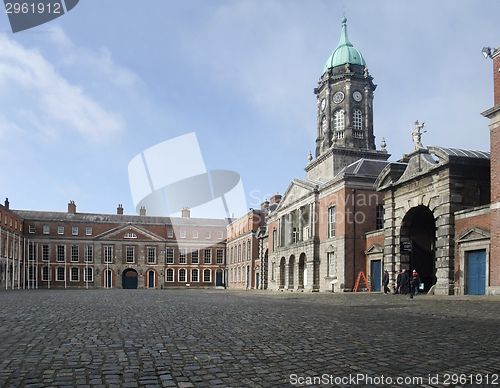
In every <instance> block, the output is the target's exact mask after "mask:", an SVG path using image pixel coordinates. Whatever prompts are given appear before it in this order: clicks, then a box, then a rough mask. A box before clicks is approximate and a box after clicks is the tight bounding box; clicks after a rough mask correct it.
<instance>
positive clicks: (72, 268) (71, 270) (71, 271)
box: [69, 267, 80, 282]
mask: <svg viewBox="0 0 500 388" xmlns="http://www.w3.org/2000/svg"><path fill="white" fill-rule="evenodd" d="M75 269H76V279H74V278H73V273H74V272H75V271H74V270H75ZM69 281H70V282H79V281H80V269H79V268H78V267H71V268H70V270H69Z"/></svg>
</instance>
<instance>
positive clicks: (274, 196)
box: [271, 192, 281, 205]
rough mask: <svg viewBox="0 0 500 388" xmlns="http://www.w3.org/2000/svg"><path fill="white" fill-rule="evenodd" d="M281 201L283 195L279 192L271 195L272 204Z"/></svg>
mask: <svg viewBox="0 0 500 388" xmlns="http://www.w3.org/2000/svg"><path fill="white" fill-rule="evenodd" d="M280 201H281V195H279V194H278V192H276V194H274V195H273V196H272V197H271V205H274V204H275V203H280Z"/></svg>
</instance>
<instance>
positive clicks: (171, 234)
mask: <svg viewBox="0 0 500 388" xmlns="http://www.w3.org/2000/svg"><path fill="white" fill-rule="evenodd" d="M167 237H168V238H173V237H174V231H173V230H172V229H169V230H168V231H167Z"/></svg>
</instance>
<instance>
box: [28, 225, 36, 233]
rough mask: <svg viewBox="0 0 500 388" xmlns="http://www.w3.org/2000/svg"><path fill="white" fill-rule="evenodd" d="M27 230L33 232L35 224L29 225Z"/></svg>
mask: <svg viewBox="0 0 500 388" xmlns="http://www.w3.org/2000/svg"><path fill="white" fill-rule="evenodd" d="M29 231H30V233H35V225H30V226H29Z"/></svg>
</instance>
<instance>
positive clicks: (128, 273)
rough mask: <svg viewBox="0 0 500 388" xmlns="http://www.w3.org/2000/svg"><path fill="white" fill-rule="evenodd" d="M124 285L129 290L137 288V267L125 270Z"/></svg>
mask: <svg viewBox="0 0 500 388" xmlns="http://www.w3.org/2000/svg"><path fill="white" fill-rule="evenodd" d="M122 287H123V288H124V289H128V290H132V289H136V288H137V271H136V270H135V269H132V268H129V269H126V270H125V271H123V275H122Z"/></svg>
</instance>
